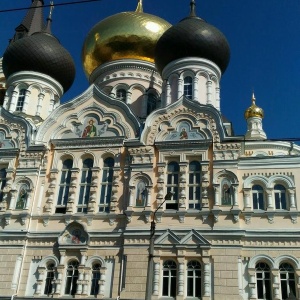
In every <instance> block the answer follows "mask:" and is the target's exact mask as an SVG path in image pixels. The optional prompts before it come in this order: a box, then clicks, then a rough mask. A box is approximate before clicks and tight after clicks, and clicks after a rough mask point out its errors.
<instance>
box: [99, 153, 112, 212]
mask: <svg viewBox="0 0 300 300" xmlns="http://www.w3.org/2000/svg"><path fill="white" fill-rule="evenodd" d="M114 164H115V161H114V159H113V158H112V157H108V158H106V159H105V160H104V162H103V173H102V183H101V195H100V204H99V212H109V206H110V198H111V190H112V181H113V173H114V169H113V167H114Z"/></svg>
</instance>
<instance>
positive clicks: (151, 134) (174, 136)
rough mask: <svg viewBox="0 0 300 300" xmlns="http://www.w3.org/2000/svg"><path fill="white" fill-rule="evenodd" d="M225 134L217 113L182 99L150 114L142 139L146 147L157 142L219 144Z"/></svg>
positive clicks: (207, 107) (210, 108)
mask: <svg viewBox="0 0 300 300" xmlns="http://www.w3.org/2000/svg"><path fill="white" fill-rule="evenodd" d="M225 135H226V134H225V129H224V126H223V123H222V119H221V115H220V113H219V111H218V110H216V109H215V108H214V107H213V106H211V105H202V104H200V103H198V102H195V101H191V100H189V99H187V98H185V97H182V98H181V99H179V100H178V101H177V102H175V103H172V104H171V105H169V106H167V107H166V108H162V109H159V110H156V111H154V112H153V113H152V114H150V115H149V117H148V118H147V120H146V123H145V128H144V131H143V133H142V136H141V140H142V142H143V143H145V144H147V145H149V144H154V143H159V142H182V143H186V142H189V141H192V142H193V141H202V142H205V141H207V140H214V141H216V142H219V141H220V140H222V139H223V138H224V137H225Z"/></svg>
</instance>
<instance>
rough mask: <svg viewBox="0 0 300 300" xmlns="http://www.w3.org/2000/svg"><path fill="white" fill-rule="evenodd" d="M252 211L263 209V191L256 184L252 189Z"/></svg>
mask: <svg viewBox="0 0 300 300" xmlns="http://www.w3.org/2000/svg"><path fill="white" fill-rule="evenodd" d="M252 200H253V209H265V205H264V189H263V188H262V187H261V186H260V185H258V184H256V185H254V186H253V187H252Z"/></svg>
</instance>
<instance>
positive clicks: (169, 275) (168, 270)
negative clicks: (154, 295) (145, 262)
mask: <svg viewBox="0 0 300 300" xmlns="http://www.w3.org/2000/svg"><path fill="white" fill-rule="evenodd" d="M176 277H177V265H176V263H175V262H174V261H173V260H167V261H165V262H164V265H163V284H162V286H163V289H162V296H167V297H175V296H176V294H177V288H176V281H177V279H176Z"/></svg>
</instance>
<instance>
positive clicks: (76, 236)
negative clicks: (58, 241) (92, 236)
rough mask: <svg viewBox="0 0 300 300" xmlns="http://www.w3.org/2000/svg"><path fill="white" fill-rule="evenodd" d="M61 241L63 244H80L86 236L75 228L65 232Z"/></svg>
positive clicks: (84, 240)
mask: <svg viewBox="0 0 300 300" xmlns="http://www.w3.org/2000/svg"><path fill="white" fill-rule="evenodd" d="M63 242H64V244H75V245H81V244H85V243H86V237H85V236H84V233H83V232H82V231H81V230H80V229H79V228H75V229H73V230H69V231H68V232H67V234H66V235H65V236H64V238H63Z"/></svg>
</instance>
